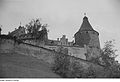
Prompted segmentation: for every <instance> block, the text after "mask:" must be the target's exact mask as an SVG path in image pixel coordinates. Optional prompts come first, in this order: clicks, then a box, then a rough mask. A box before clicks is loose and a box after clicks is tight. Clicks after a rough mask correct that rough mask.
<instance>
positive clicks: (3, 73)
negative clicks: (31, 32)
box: [0, 53, 59, 78]
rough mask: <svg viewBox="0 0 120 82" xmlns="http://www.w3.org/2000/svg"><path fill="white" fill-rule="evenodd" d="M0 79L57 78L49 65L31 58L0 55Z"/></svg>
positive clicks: (16, 55) (17, 55)
mask: <svg viewBox="0 0 120 82" xmlns="http://www.w3.org/2000/svg"><path fill="white" fill-rule="evenodd" d="M0 77H8V78H10V77H12V78H15V77H17V78H20V77H22V78H29V77H30V78H34V77H35V78H37V77H38V78H39V77H48V78H50V77H59V76H58V75H56V74H54V73H53V72H52V71H51V70H50V66H49V64H47V63H45V62H43V61H41V60H38V59H36V58H34V57H31V56H25V55H21V54H17V53H14V54H0Z"/></svg>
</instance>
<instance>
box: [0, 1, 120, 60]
mask: <svg viewBox="0 0 120 82" xmlns="http://www.w3.org/2000/svg"><path fill="white" fill-rule="evenodd" d="M84 13H87V17H88V19H89V21H90V23H91V25H92V27H93V28H94V29H95V30H96V31H98V32H99V34H100V36H99V38H100V43H101V47H103V45H104V42H105V41H106V40H112V39H115V40H116V48H117V49H118V50H119V52H120V0H0V24H1V25H2V33H8V31H13V30H14V29H15V28H17V27H18V26H19V25H20V22H21V23H22V25H25V24H27V23H28V22H29V21H30V20H31V19H35V18H41V19H42V22H43V23H47V24H48V25H49V27H47V28H48V29H49V38H50V39H56V38H60V37H61V36H62V35H63V34H65V35H66V36H67V37H68V39H69V41H72V40H73V36H74V34H75V32H77V31H78V30H79V28H80V25H81V23H82V20H83V17H84ZM119 60H120V58H119Z"/></svg>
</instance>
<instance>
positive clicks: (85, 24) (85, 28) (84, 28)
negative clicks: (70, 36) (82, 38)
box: [79, 16, 94, 31]
mask: <svg viewBox="0 0 120 82" xmlns="http://www.w3.org/2000/svg"><path fill="white" fill-rule="evenodd" d="M79 31H94V29H93V28H92V26H91V25H90V23H89V21H88V18H87V17H86V16H85V17H84V18H83V22H82V25H81V27H80V29H79Z"/></svg>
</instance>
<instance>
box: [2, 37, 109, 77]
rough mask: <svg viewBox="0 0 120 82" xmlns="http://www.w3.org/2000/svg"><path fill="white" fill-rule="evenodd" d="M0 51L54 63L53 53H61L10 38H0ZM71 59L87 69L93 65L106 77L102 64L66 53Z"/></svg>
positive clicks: (101, 75)
mask: <svg viewBox="0 0 120 82" xmlns="http://www.w3.org/2000/svg"><path fill="white" fill-rule="evenodd" d="M0 53H20V54H23V55H28V56H33V57H36V58H38V59H41V60H43V61H45V62H47V63H49V64H51V65H52V64H53V63H54V58H53V57H54V55H56V54H57V55H61V53H57V52H55V51H53V50H50V49H46V48H43V47H39V46H35V45H31V44H27V43H18V42H15V41H14V40H12V39H0ZM67 56H68V57H69V58H70V60H71V61H77V62H79V64H80V65H82V66H83V67H84V69H87V68H88V67H89V66H93V67H94V68H95V70H96V71H97V72H98V75H99V76H98V77H106V76H107V75H106V74H105V73H106V70H105V69H104V67H103V66H100V65H98V64H94V63H91V62H89V61H86V60H84V59H80V58H76V57H74V56H70V55H67Z"/></svg>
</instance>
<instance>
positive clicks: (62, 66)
mask: <svg viewBox="0 0 120 82" xmlns="http://www.w3.org/2000/svg"><path fill="white" fill-rule="evenodd" d="M69 64H70V59H69V58H68V57H67V56H66V55H65V54H56V55H55V56H54V65H53V67H52V70H53V71H54V72H55V73H57V74H59V75H60V76H61V77H67V73H68V71H69Z"/></svg>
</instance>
